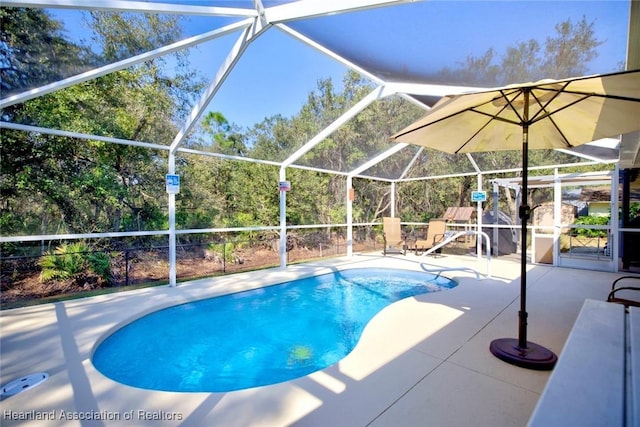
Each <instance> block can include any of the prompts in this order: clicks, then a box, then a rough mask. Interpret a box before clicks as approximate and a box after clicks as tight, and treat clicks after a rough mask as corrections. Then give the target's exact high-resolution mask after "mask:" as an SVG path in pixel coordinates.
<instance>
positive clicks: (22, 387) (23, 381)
mask: <svg viewBox="0 0 640 427" xmlns="http://www.w3.org/2000/svg"><path fill="white" fill-rule="evenodd" d="M47 378H49V374H47V373H46V372H37V373H35V374H30V375H27V376H26V377H22V378H18V379H17V380H13V381H11V382H10V383H7V384H5V385H3V386H2V397H6V396H13V395H14V394H18V393H22V392H23V391H26V390H29V389H32V388H34V387H35V386H37V385H40V384H42V383H43V382H45V381H46V380H47Z"/></svg>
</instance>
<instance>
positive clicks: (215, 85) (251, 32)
mask: <svg viewBox="0 0 640 427" xmlns="http://www.w3.org/2000/svg"><path fill="white" fill-rule="evenodd" d="M264 31H266V28H264V27H262V25H261V24H260V20H258V19H254V21H253V24H252V25H251V26H250V27H248V28H245V30H244V31H243V32H242V34H241V35H240V37H239V38H238V40H237V41H236V43H235V44H234V46H233V48H232V49H231V51H230V52H229V54H228V55H227V57H226V59H225V61H224V62H223V64H222V65H221V66H220V68H219V69H218V72H217V73H216V76H215V78H214V79H213V80H212V82H211V84H210V85H209V87H207V89H206V90H205V92H204V94H203V95H202V96H201V97H200V99H199V100H198V103H197V104H196V105H195V106H194V107H193V109H192V110H191V114H189V117H188V118H187V120H186V122H185V124H184V125H183V127H182V129H181V130H180V132H178V134H177V135H176V137H175V138H174V139H173V142H172V143H171V152H172V153H173V152H175V150H176V149H177V148H178V147H179V146H180V144H182V143H183V142H184V139H185V138H186V137H187V135H188V134H189V132H190V131H191V129H193V127H194V126H195V125H196V123H197V121H198V119H199V118H200V116H201V115H202V113H203V112H204V109H205V108H206V106H207V105H209V102H211V100H212V99H213V97H214V96H215V94H216V93H217V92H218V89H220V86H222V83H224V81H225V80H226V78H227V77H228V76H229V73H231V70H232V69H233V67H234V66H235V65H236V64H237V62H238V60H239V59H240V57H241V56H242V54H243V53H244V51H245V50H246V49H247V47H248V45H249V43H250V42H251V41H252V40H254V39H255V38H256V37H258V36H259V35H260V34H262V33H263V32H264ZM169 173H173V172H171V171H170V172H169Z"/></svg>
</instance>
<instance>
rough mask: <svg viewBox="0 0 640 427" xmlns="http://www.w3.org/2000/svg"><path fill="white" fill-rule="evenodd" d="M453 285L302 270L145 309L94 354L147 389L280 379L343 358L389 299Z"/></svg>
mask: <svg viewBox="0 0 640 427" xmlns="http://www.w3.org/2000/svg"><path fill="white" fill-rule="evenodd" d="M456 285H457V283H456V282H455V281H453V280H451V279H448V278H446V277H443V276H436V275H433V274H429V273H423V272H418V271H408V270H396V269H382V268H375V269H366V270H365V269H348V270H342V271H337V272H334V273H330V274H323V275H319V276H314V277H309V278H305V279H298V280H295V281H292V282H286V283H282V284H278V285H273V286H268V287H264V288H260V289H254V290H251V291H245V292H239V293H235V294H230V295H224V296H220V297H215V298H209V299H205V300H199V301H195V302H190V303H186V304H180V305H176V306H173V307H169V308H165V309H162V310H159V311H156V312H153V313H151V314H147V315H146V316H143V317H141V318H139V319H137V320H135V321H133V322H131V323H129V324H127V325H125V326H123V327H122V328H120V329H118V330H117V331H115V332H114V333H112V334H111V335H109V336H108V337H106V338H105V339H104V340H103V341H102V342H100V343H99V344H98V346H97V347H96V349H95V351H94V353H93V357H92V361H93V364H94V366H95V367H96V368H97V369H98V371H100V372H101V373H102V374H104V375H105V376H107V377H109V378H111V379H113V380H115V381H118V382H121V383H123V384H127V385H130V386H133V387H139V388H144V389H152V390H164V391H179V392H224V391H233V390H240V389H245V388H251V387H256V386H261V385H268V384H275V383H279V382H283V381H288V380H291V379H294V378H298V377H302V376H304V375H307V374H310V373H312V372H315V371H318V370H320V369H323V368H326V367H328V366H330V365H332V364H334V363H336V362H338V361H340V360H341V359H343V358H344V357H345V356H346V355H347V354H349V353H350V352H351V350H353V348H354V347H355V346H356V344H357V342H358V340H359V339H360V336H361V334H362V331H363V330H364V327H365V326H366V324H367V323H368V322H369V320H371V318H373V317H374V316H375V315H376V314H377V313H378V312H379V311H380V310H382V309H383V308H384V307H385V306H387V305H389V304H391V303H393V302H395V301H398V300H401V299H403V298H407V297H411V296H415V295H418V294H424V293H428V292H437V291H440V290H444V289H449V288H452V287H455V286H456Z"/></svg>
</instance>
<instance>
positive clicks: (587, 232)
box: [572, 216, 611, 237]
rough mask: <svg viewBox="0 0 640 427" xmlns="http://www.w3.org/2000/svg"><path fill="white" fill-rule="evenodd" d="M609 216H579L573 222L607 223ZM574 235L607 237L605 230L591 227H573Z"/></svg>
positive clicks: (583, 223) (582, 223)
mask: <svg viewBox="0 0 640 427" xmlns="http://www.w3.org/2000/svg"><path fill="white" fill-rule="evenodd" d="M610 220H611V218H610V217H609V216H581V217H578V218H576V220H575V221H574V222H573V223H574V224H575V225H607V224H609V222H610ZM572 233H573V235H574V236H582V237H607V230H601V229H592V228H574V229H572Z"/></svg>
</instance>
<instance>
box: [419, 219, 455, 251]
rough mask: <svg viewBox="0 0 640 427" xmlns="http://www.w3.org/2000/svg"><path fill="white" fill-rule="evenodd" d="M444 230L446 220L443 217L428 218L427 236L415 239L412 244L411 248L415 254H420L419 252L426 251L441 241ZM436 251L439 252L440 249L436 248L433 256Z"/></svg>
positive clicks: (445, 228) (445, 229)
mask: <svg viewBox="0 0 640 427" xmlns="http://www.w3.org/2000/svg"><path fill="white" fill-rule="evenodd" d="M446 231H447V221H446V220H445V219H444V218H434V219H431V220H429V225H428V227H427V236H426V237H425V238H424V239H421V238H418V239H416V240H415V242H413V244H412V247H413V250H414V251H415V252H416V255H420V253H422V252H425V251H428V250H429V249H431V248H433V247H434V246H436V245H437V244H438V243H442V242H443V241H444V237H445V234H446ZM436 253H441V250H440V249H437V250H436V251H434V252H433V254H434V256H435V254H436Z"/></svg>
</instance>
